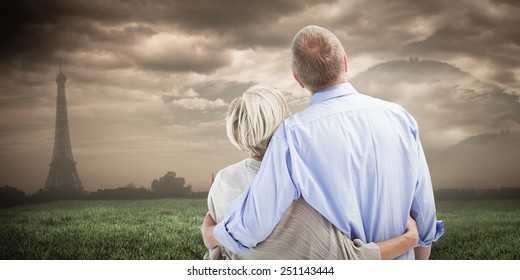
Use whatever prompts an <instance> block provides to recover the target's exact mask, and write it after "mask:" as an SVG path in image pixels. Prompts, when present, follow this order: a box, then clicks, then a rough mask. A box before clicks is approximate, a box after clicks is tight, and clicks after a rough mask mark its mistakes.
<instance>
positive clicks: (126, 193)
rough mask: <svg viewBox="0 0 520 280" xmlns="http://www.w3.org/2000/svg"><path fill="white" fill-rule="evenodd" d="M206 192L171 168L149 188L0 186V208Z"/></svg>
mask: <svg viewBox="0 0 520 280" xmlns="http://www.w3.org/2000/svg"><path fill="white" fill-rule="evenodd" d="M207 195H208V192H194V191H193V190H192V186H191V184H186V180H185V179H184V178H183V177H179V176H177V174H176V173H175V172H174V171H168V172H167V173H166V174H165V175H164V176H162V177H161V178H159V179H155V180H153V181H152V183H151V185H150V188H146V187H144V186H137V185H135V184H134V183H129V184H127V185H126V186H123V187H118V188H105V189H98V190H97V191H94V192H86V191H79V190H76V189H74V188H72V187H70V186H56V187H49V188H46V189H39V190H38V191H37V192H36V193H34V194H32V195H26V194H25V192H23V191H22V190H20V189H18V188H15V187H12V186H8V185H5V186H3V187H0V208H5V207H11V206H16V205H22V204H29V203H39V202H47V201H54V200H75V199H99V200H102V199H107V200H108V199H111V200H112V199H155V198H206V197H207Z"/></svg>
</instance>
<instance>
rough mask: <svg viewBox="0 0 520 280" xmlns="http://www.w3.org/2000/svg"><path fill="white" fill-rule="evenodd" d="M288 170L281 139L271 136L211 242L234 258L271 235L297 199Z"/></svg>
mask: <svg viewBox="0 0 520 280" xmlns="http://www.w3.org/2000/svg"><path fill="white" fill-rule="evenodd" d="M279 129H280V128H279ZM291 166H292V165H291V155H290V151H289V149H288V146H287V142H286V140H285V138H282V137H279V136H277V135H276V134H275V135H273V137H272V139H271V141H270V143H269V147H268V149H267V151H266V153H265V155H264V159H263V161H262V165H261V167H260V170H259V172H258V174H257V175H256V177H255V180H254V181H253V184H252V186H251V187H250V188H249V189H248V190H247V191H245V192H244V193H243V194H242V195H240V196H239V197H237V198H236V199H235V200H234V201H233V202H232V203H231V204H230V206H229V208H228V211H227V216H226V218H225V219H224V221H223V222H221V223H218V224H217V225H216V226H215V231H214V234H215V238H216V239H217V240H218V241H219V242H220V243H221V244H222V245H224V246H225V247H226V248H228V249H229V250H231V251H232V252H233V253H235V254H237V253H245V252H248V251H249V250H250V249H251V248H253V247H255V246H256V244H258V243H259V242H261V241H263V240H265V239H266V238H267V237H268V236H269V235H270V234H271V232H272V231H273V229H274V228H275V226H276V225H277V224H278V222H279V221H280V219H281V217H282V215H283V213H284V212H285V211H286V210H287V208H288V207H289V206H290V205H291V203H292V202H293V200H295V199H297V198H298V197H299V196H300V192H299V191H298V189H297V188H296V186H295V184H294V182H293V180H292V178H291Z"/></svg>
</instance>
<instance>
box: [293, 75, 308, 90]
mask: <svg viewBox="0 0 520 280" xmlns="http://www.w3.org/2000/svg"><path fill="white" fill-rule="evenodd" d="M293 77H294V79H295V80H296V81H297V82H298V84H300V86H301V87H302V88H305V86H304V85H303V83H302V82H301V81H300V79H298V76H296V74H294V73H293Z"/></svg>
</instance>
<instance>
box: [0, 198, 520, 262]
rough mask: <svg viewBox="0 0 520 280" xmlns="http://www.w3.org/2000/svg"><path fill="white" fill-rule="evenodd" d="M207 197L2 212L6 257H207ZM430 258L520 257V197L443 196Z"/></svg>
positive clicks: (0, 232)
mask: <svg viewBox="0 0 520 280" xmlns="http://www.w3.org/2000/svg"><path fill="white" fill-rule="evenodd" d="M206 211H207V210H206V200H205V199H156V200H110V201H106V200H100V201H96V200H94V201H57V202H50V203H43V204H33V205H24V206H18V207H14V208H8V209H0V222H1V224H2V227H1V229H0V240H2V242H1V245H0V259H22V260H23V259H81V260H120V259H124V260H130V259H148V260H163V259H194V260H196V259H202V257H203V255H204V253H205V251H206V250H205V247H204V244H203V243H202V238H201V236H200V231H199V227H200V224H201V223H202V220H203V218H204V215H205V213H206ZM437 217H438V219H443V220H444V221H445V228H446V232H445V234H444V236H443V237H441V238H440V239H439V241H438V242H436V243H434V245H433V249H432V255H431V259H437V260H439V259H444V260H452V259H520V231H519V229H520V200H490V201H485V200H479V201H439V202H437Z"/></svg>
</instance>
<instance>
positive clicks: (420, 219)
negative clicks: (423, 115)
mask: <svg viewBox="0 0 520 280" xmlns="http://www.w3.org/2000/svg"><path fill="white" fill-rule="evenodd" d="M416 139H417V145H418V147H417V149H418V167H417V168H418V169H417V182H416V186H415V195H414V198H413V201H412V209H411V211H410V214H411V216H412V218H413V219H414V220H415V222H416V223H417V229H418V231H419V242H418V245H417V246H420V247H428V246H430V245H431V244H432V242H434V241H436V240H437V239H438V238H439V237H440V236H441V235H442V234H443V233H444V222H443V221H437V219H436V216H435V200H434V197H433V187H432V182H431V178H430V172H429V170H428V164H427V162H426V157H425V155H424V150H423V148H422V145H421V141H420V140H419V136H418V133H417V135H416Z"/></svg>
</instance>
